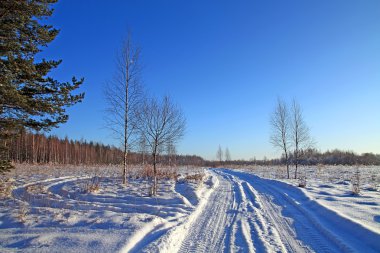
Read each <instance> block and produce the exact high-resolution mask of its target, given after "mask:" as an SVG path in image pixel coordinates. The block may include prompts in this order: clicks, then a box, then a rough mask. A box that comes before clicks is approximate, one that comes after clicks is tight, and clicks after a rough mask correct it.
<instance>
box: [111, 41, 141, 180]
mask: <svg viewBox="0 0 380 253" xmlns="http://www.w3.org/2000/svg"><path fill="white" fill-rule="evenodd" d="M139 58H140V50H139V48H136V47H134V45H133V44H132V40H131V36H130V35H128V37H127V39H126V40H125V41H124V43H123V47H122V49H121V51H120V52H119V54H118V56H117V59H116V72H115V75H114V77H113V79H112V80H111V81H109V82H107V83H106V85H105V89H104V93H105V97H106V101H107V109H106V116H105V121H106V126H107V127H108V128H109V129H111V130H112V131H113V134H114V135H115V137H116V138H117V139H119V140H121V143H122V147H123V151H124V159H123V183H124V184H126V183H127V175H128V171H127V157H128V151H129V150H130V149H131V144H132V142H133V140H132V139H133V138H134V137H135V133H136V131H135V130H136V129H135V126H136V124H134V123H133V120H134V118H133V112H134V111H135V108H136V107H137V106H138V105H139V103H140V102H141V98H142V88H141V85H140V73H141V67H140V64H139Z"/></svg>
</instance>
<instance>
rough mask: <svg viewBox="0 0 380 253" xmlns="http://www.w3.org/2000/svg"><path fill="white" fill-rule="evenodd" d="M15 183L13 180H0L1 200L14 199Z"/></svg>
mask: <svg viewBox="0 0 380 253" xmlns="http://www.w3.org/2000/svg"><path fill="white" fill-rule="evenodd" d="M14 182H15V180H14V179H13V178H6V179H1V180H0V199H5V198H10V197H12V190H13V188H14Z"/></svg>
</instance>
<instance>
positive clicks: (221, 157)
mask: <svg viewBox="0 0 380 253" xmlns="http://www.w3.org/2000/svg"><path fill="white" fill-rule="evenodd" d="M216 159H218V160H219V162H220V163H221V162H222V160H223V151H222V147H221V146H220V145H219V147H218V150H217V151H216Z"/></svg>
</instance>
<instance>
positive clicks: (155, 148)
mask: <svg viewBox="0 0 380 253" xmlns="http://www.w3.org/2000/svg"><path fill="white" fill-rule="evenodd" d="M156 165H157V145H155V147H154V151H153V187H152V195H153V196H156V195H157V166H156Z"/></svg>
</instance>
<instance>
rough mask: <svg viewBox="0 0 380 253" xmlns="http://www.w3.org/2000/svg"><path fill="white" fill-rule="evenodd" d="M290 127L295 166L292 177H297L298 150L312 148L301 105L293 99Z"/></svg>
mask: <svg viewBox="0 0 380 253" xmlns="http://www.w3.org/2000/svg"><path fill="white" fill-rule="evenodd" d="M290 129H291V131H290V135H291V137H290V138H291V143H292V146H293V148H294V151H293V153H294V164H295V166H296V170H295V173H294V178H297V170H298V163H299V159H300V154H301V152H300V151H301V150H306V149H309V148H312V146H313V141H312V139H311V138H310V131H309V128H308V126H307V125H306V123H305V120H304V118H303V115H302V110H301V107H300V105H299V103H297V101H296V100H295V99H293V101H292V107H291V120H290Z"/></svg>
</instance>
